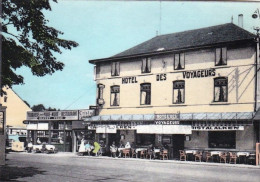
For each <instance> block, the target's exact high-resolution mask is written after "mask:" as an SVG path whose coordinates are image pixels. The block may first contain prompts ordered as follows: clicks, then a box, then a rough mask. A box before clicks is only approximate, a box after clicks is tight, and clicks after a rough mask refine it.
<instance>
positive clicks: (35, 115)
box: [27, 110, 78, 120]
mask: <svg viewBox="0 0 260 182" xmlns="http://www.w3.org/2000/svg"><path fill="white" fill-rule="evenodd" d="M27 120H78V110H68V111H42V112H27Z"/></svg>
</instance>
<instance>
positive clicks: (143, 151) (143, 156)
mask: <svg viewBox="0 0 260 182" xmlns="http://www.w3.org/2000/svg"><path fill="white" fill-rule="evenodd" d="M145 153H146V152H145V150H141V151H140V158H145Z"/></svg>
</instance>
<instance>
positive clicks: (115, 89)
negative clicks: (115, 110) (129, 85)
mask: <svg viewBox="0 0 260 182" xmlns="http://www.w3.org/2000/svg"><path fill="white" fill-rule="evenodd" d="M119 94H120V87H119V86H112V87H111V97H110V105H111V106H119V99H120V96H119Z"/></svg>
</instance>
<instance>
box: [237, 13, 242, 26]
mask: <svg viewBox="0 0 260 182" xmlns="http://www.w3.org/2000/svg"><path fill="white" fill-rule="evenodd" d="M238 26H239V27H241V28H243V14H239V15H238Z"/></svg>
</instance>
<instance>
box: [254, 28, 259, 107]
mask: <svg viewBox="0 0 260 182" xmlns="http://www.w3.org/2000/svg"><path fill="white" fill-rule="evenodd" d="M255 30H256V31H257V33H256V59H255V107H254V112H256V111H257V109H258V90H259V84H258V71H259V70H258V69H259V68H258V65H259V29H255Z"/></svg>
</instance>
